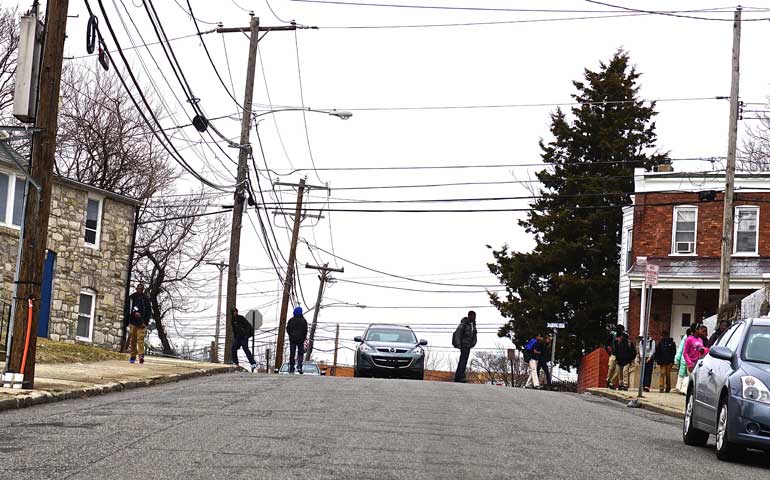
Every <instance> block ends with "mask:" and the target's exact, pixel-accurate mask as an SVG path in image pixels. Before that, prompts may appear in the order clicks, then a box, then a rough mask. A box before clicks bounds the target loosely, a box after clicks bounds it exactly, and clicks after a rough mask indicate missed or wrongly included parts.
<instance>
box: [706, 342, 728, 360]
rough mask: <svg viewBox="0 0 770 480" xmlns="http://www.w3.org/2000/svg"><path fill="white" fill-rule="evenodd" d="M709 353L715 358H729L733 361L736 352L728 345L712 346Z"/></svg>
mask: <svg viewBox="0 0 770 480" xmlns="http://www.w3.org/2000/svg"><path fill="white" fill-rule="evenodd" d="M709 355H711V356H712V357H714V358H718V359H719V360H727V361H732V359H733V356H734V353H733V351H732V350H730V349H729V348H727V347H719V346H717V347H712V348H711V350H709Z"/></svg>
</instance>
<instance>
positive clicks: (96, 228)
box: [85, 198, 102, 248]
mask: <svg viewBox="0 0 770 480" xmlns="http://www.w3.org/2000/svg"><path fill="white" fill-rule="evenodd" d="M101 217H102V202H101V200H98V199H96V198H89V199H88V205H87V206H86V235H85V241H86V245H87V246H89V247H93V248H99V234H100V226H101Z"/></svg>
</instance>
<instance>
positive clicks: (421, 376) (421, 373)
mask: <svg viewBox="0 0 770 480" xmlns="http://www.w3.org/2000/svg"><path fill="white" fill-rule="evenodd" d="M414 379H415V380H423V379H425V371H424V370H421V371H419V372H418V373H417V374H416V375H415V376H414Z"/></svg>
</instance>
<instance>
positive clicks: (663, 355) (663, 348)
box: [655, 330, 676, 393]
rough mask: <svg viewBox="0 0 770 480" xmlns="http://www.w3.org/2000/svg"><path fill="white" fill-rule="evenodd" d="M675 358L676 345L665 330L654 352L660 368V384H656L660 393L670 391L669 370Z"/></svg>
mask: <svg viewBox="0 0 770 480" xmlns="http://www.w3.org/2000/svg"><path fill="white" fill-rule="evenodd" d="M675 357H676V343H675V342H674V339H673V338H671V337H670V336H669V334H668V330H665V331H664V332H663V336H662V337H661V339H660V341H659V342H658V347H657V349H656V351H655V360H656V362H657V363H658V366H660V382H659V384H658V386H659V388H660V393H664V392H665V393H669V392H670V391H671V368H672V367H673V366H674V358H675Z"/></svg>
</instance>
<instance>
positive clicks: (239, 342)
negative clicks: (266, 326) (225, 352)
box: [230, 308, 257, 373]
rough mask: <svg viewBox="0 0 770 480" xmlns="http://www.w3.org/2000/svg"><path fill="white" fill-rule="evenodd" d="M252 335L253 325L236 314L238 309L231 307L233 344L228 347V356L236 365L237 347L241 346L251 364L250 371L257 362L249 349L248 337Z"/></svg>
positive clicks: (255, 367)
mask: <svg viewBox="0 0 770 480" xmlns="http://www.w3.org/2000/svg"><path fill="white" fill-rule="evenodd" d="M253 335H254V327H253V326H252V325H251V323H249V321H248V320H246V317H244V316H243V315H238V309H237V308H233V345H232V347H230V356H231V357H232V359H233V365H238V349H239V348H243V352H244V353H245V354H246V358H247V359H248V360H249V364H250V365H251V372H252V373H254V371H256V369H257V362H255V361H254V356H253V355H252V354H251V350H249V339H250V338H251V337H252V336H253Z"/></svg>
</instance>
